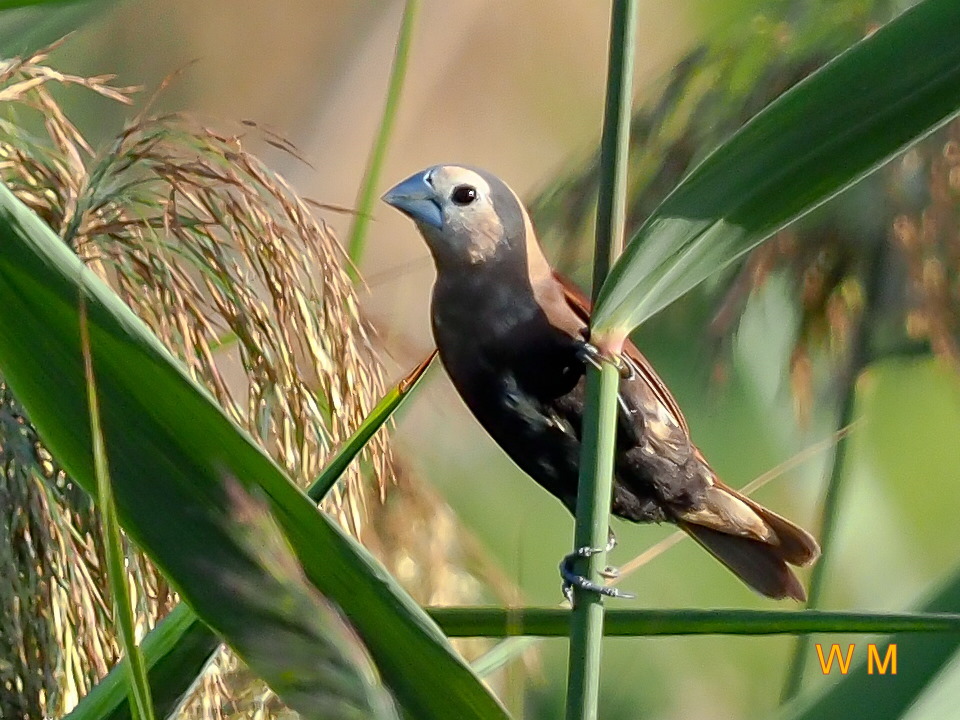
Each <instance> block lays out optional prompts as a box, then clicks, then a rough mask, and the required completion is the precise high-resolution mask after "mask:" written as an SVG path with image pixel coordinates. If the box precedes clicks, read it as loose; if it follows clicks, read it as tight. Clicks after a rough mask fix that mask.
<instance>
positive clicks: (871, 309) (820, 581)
mask: <svg viewBox="0 0 960 720" xmlns="http://www.w3.org/2000/svg"><path fill="white" fill-rule="evenodd" d="M875 242H876V249H875V250H874V252H873V254H872V259H871V262H870V265H869V266H868V267H867V268H866V272H865V284H866V288H865V292H864V307H863V312H862V313H861V316H860V320H859V321H858V323H857V329H856V332H855V333H854V335H853V338H852V339H851V344H850V355H849V359H848V361H847V367H846V370H845V371H844V374H843V377H842V379H841V383H840V384H841V387H842V388H843V400H842V401H841V405H840V410H839V417H838V421H837V423H838V424H837V427H838V428H846V427H849V426H850V425H851V424H852V423H853V421H854V414H855V412H856V403H857V379H858V378H859V377H860V375H861V374H862V373H863V371H864V370H865V369H866V367H867V365H868V364H869V363H870V360H871V356H870V330H871V328H872V326H873V324H874V322H875V319H876V315H877V310H878V303H879V297H880V292H881V290H882V287H883V278H884V276H885V270H886V264H887V252H888V247H889V246H888V242H887V240H886V238H883V237H879V238H875ZM849 443H850V439H849V438H843V439H841V440H840V441H839V442H838V443H837V446H836V449H835V450H834V453H833V465H832V467H831V468H830V479H829V480H828V481H827V487H826V490H825V491H824V494H823V503H822V509H821V513H820V547H821V548H822V554H821V556H820V559H819V560H818V561H817V563H816V565H814V566H813V572H811V574H810V592H809V597H808V600H807V608H808V609H815V608H819V607H820V605H821V603H822V601H823V590H824V583H825V580H826V571H827V567H828V564H829V563H828V560H829V559H830V558H831V557H832V555H833V552H832V550H833V544H834V536H835V535H836V531H837V527H838V523H839V520H840V494H841V488H842V484H843V477H844V471H845V470H846V465H847V452H848V451H849ZM812 643H813V636H812V635H800V636H798V637H797V639H796V644H795V645H794V648H793V656H792V657H791V658H790V664H789V666H788V667H787V677H786V681H785V683H784V687H783V693H782V695H781V698H780V701H781V702H783V703H785V702H787V701H789V700H791V699H792V698H793V697H794V696H796V694H797V693H798V692H800V687H801V685H802V684H803V675H804V668H805V667H806V659H807V655H808V654H809V651H810V646H811V645H812Z"/></svg>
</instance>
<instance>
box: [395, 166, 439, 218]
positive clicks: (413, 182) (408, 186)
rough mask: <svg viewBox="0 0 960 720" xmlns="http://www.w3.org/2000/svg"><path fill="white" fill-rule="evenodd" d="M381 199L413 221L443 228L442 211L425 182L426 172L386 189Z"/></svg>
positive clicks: (435, 196)
mask: <svg viewBox="0 0 960 720" xmlns="http://www.w3.org/2000/svg"><path fill="white" fill-rule="evenodd" d="M383 201H384V202H385V203H387V204H388V205H393V207H395V208H396V209H397V210H399V211H400V212H402V213H404V214H406V215H409V216H410V217H411V218H413V220H414V221H415V222H418V223H425V224H427V225H431V226H433V227H435V228H437V229H438V230H439V229H442V228H443V212H441V210H440V204H439V203H438V202H437V193H436V191H435V190H434V189H433V187H432V186H431V185H430V184H429V183H428V182H427V173H426V172H419V173H417V174H416V175H411V176H410V177H408V178H407V179H406V180H404V181H402V182H400V183H397V184H396V185H394V186H393V187H392V188H390V189H389V190H387V192H386V193H385V194H384V196H383Z"/></svg>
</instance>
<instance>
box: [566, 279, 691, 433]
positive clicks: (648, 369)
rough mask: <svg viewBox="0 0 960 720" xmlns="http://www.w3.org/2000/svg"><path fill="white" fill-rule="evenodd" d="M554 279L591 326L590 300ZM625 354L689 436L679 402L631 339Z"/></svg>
mask: <svg viewBox="0 0 960 720" xmlns="http://www.w3.org/2000/svg"><path fill="white" fill-rule="evenodd" d="M553 277H554V278H555V279H556V281H557V282H558V283H560V286H561V287H562V288H563V293H564V296H565V298H566V300H567V304H568V305H569V306H570V308H571V309H572V310H573V311H574V312H575V313H576V314H577V315H578V316H579V317H580V318H581V319H582V320H583V321H584V322H585V323H587V324H588V325H589V324H590V311H591V306H590V300H588V299H587V296H586V295H584V294H583V293H582V292H581V291H580V288H578V287H577V286H576V285H574V284H573V282H571V281H570V280H568V279H567V278H565V277H564V276H563V275H561V274H560V273H558V272H556V271H554V273H553ZM623 352H624V354H625V355H626V356H627V357H629V358H630V359H631V360H632V361H633V362H634V364H635V365H636V370H637V372H638V373H639V374H640V376H641V377H642V378H643V379H644V380H645V381H646V383H647V385H649V386H650V389H651V390H652V391H653V394H654V395H655V396H656V397H657V399H658V400H659V401H660V402H661V403H662V404H663V406H664V407H665V408H667V410H668V411H669V412H670V413H671V414H672V415H673V417H674V419H675V420H676V421H677V424H678V425H679V426H680V427H681V428H683V432H684V433H686V434H687V435H689V434H690V428H689V427H687V419H686V418H685V417H684V416H683V413H682V412H681V410H680V406H679V405H677V401H676V400H674V399H673V395H671V394H670V391H669V390H668V389H667V386H666V385H664V383H663V380H661V379H660V376H659V375H657V372H656V370H654V369H653V366H652V365H650V363H649V361H648V360H647V359H646V358H645V357H644V356H643V353H641V352H640V350H639V349H638V348H637V346H636V345H634V344H633V342H632V341H631V340H630V339H629V338H628V339H627V341H626V342H625V343H624V344H623Z"/></svg>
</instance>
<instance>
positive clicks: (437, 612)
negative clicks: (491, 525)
mask: <svg viewBox="0 0 960 720" xmlns="http://www.w3.org/2000/svg"><path fill="white" fill-rule="evenodd" d="M958 588H960V583H957V584H955V585H954V586H953V587H952V593H953V595H952V597H953V599H954V600H956V599H957V598H958V597H960V596H958V592H960V590H958ZM957 606H958V604H955V605H954V606H953V607H957ZM429 612H430V615H431V616H432V617H433V618H434V620H436V621H437V623H438V624H439V625H440V627H441V628H443V631H444V632H445V633H446V634H447V635H448V636H450V637H511V636H537V637H564V636H566V635H567V633H568V632H569V630H570V623H571V613H570V611H569V610H566V609H564V608H499V607H458V608H430V609H429ZM603 631H604V635H606V636H608V637H653V636H682V635H798V634H808V633H826V632H829V633H877V634H888V633H901V632H903V633H907V632H909V633H938V634H944V635H947V636H949V637H951V644H952V647H956V646H957V644H958V643H960V613H956V612H953V613H938V612H934V611H930V612H922V613H855V612H832V611H827V610H800V611H797V610H627V609H621V608H611V609H608V610H607V612H606V617H605V619H604V627H603ZM928 641H929V638H928ZM912 658H913V656H912V655H911V659H912ZM928 679H929V677H928ZM810 717H813V716H810ZM819 717H834V716H832V715H820V716H819Z"/></svg>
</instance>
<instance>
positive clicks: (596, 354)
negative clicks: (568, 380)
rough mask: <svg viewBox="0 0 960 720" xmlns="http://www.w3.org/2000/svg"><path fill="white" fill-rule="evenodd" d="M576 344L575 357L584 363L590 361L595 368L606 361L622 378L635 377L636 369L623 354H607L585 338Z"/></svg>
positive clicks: (598, 367) (631, 378)
mask: <svg viewBox="0 0 960 720" xmlns="http://www.w3.org/2000/svg"><path fill="white" fill-rule="evenodd" d="M578 345H579V348H578V350H577V357H579V358H580V359H581V360H582V361H583V362H585V363H590V364H591V365H593V366H594V367H595V368H596V369H597V370H599V369H600V368H601V367H602V366H603V365H602V364H603V363H607V364H609V365H613V366H614V367H615V368H616V369H617V372H619V373H620V377H622V378H623V379H624V380H633V378H634V377H636V375H637V371H636V368H635V366H634V364H633V361H631V360H630V358H628V357H626V356H624V355H608V354H607V353H605V352H603V351H602V350H601V349H600V348H598V347H597V346H596V345H593V344H592V343H590V342H588V341H586V340H582V341H580V342H579V343H578Z"/></svg>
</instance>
